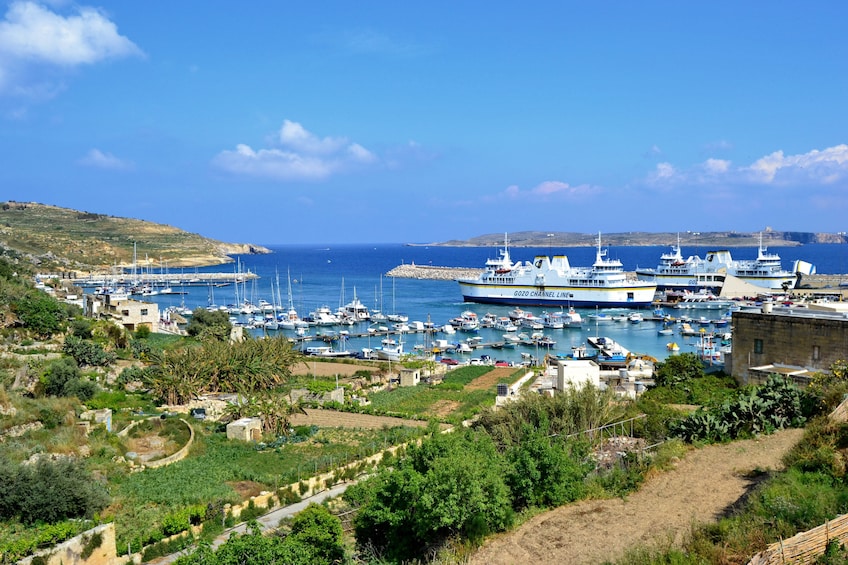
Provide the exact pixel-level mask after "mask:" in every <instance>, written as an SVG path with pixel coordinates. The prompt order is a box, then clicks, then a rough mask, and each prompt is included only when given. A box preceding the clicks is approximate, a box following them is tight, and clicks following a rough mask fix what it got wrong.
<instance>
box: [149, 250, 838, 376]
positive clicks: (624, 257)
mask: <svg viewBox="0 0 848 565" xmlns="http://www.w3.org/2000/svg"><path fill="white" fill-rule="evenodd" d="M267 247H268V248H269V249H271V251H272V253H269V254H263V255H234V256H233V259H234V263H232V264H225V265H217V266H210V267H202V268H197V269H194V268H192V269H190V270H189V269H184V270H181V271H179V276H178V274H177V270H175V269H173V268H172V269H170V273H169V274H171V275H173V278H175V279H176V278H184V279H188V278H190V277H191V273H193V272H230V273H235V272H236V271H241V272H247V271H249V272H251V273H254V274H256V275H258V278H255V279H253V280H251V281H250V282H247V283H245V284H243V285H233V284H230V285H227V286H218V287H205V286H201V287H196V286H184V287H179V288H178V287H174V288H173V290H175V291H179V292H182V293H183V294H170V295H158V296H150V297H145V298H144V299H145V300H151V301H155V302H157V303H158V304H159V307H160V310H164V309H165V308H167V307H169V306H182V305H185V306H187V307H189V308H192V309H194V308H196V307H206V306H208V305H210V304H218V305H226V304H234V303H236V302H237V301H241V300H243V299H245V298H246V299H247V300H250V301H251V302H253V303H254V304H256V303H258V302H259V300H260V299H263V300H266V301H268V302H271V303H274V302H275V301H276V300H277V299H278V298H279V300H281V301H282V305H283V307H286V308H287V307H288V304H289V288H291V302H292V303H293V305H294V307H295V308H296V309H297V311H298V313H299V315H300V316H301V317H303V316H306V315H308V314H309V313H310V312H311V311H313V310H315V309H316V308H317V307H320V306H328V307H329V308H330V309H331V310H333V311H335V310H336V309H337V308H339V307H340V306H341V305H344V304H346V303H348V302H350V301H351V300H352V299H353V297H354V296H356V297H357V298H358V299H359V300H360V301H361V302H362V303H363V304H364V305H365V306H367V307H368V308H369V309H378V310H381V311H382V312H383V313H386V314H391V313H402V314H405V315H406V316H408V317H409V320H410V321H421V322H425V323H427V322H430V323H432V324H434V325H435V326H436V327H441V326H444V324H446V323H447V322H448V321H449V320H450V319H452V318H455V317H457V316H459V315H460V314H461V313H462V312H463V311H465V310H471V311H473V312H476V313H477V314H478V316H479V317H482V316H483V315H485V314H486V313H492V314H496V315H499V316H501V315H508V313H509V311H510V310H512V309H513V308H514V307H513V306H494V305H486V304H473V303H466V302H463V300H462V296H461V295H460V292H459V285H458V284H457V283H456V282H454V281H439V280H418V279H402V278H394V277H388V276H386V273H387V272H389V271H390V270H391V269H393V268H394V267H396V266H398V265H402V264H411V263H414V264H416V265H433V266H444V267H472V268H482V267H483V265H484V263H485V262H486V260H487V259H490V258H496V257H497V256H498V251H499V247H445V246H426V245H406V244H385V243H382V244H372V245H369V244H347V245H339V244H328V245H322V244H315V245H270V246H267ZM607 249H608V255H609V257H610V258H613V259H619V260H621V261H622V263H623V264H624V268H625V270H627V271H632V270H635V269H636V268H637V267H656V266H657V264H658V263H659V259H660V255H661V254H662V253H666V252H668V251H669V250H670V247H669V246H638V247H632V246H611V247H608V248H607ZM711 249H713V248H712V247H711V248H707V247H683V249H682V251H683V256H684V257H688V256H690V255H699V256H701V257H703V256H704V255H706V252H707V251H709V250H711ZM769 251H770V252H773V253H777V254H778V255H780V257H781V260H782V262H783V266H784V268H786V269H791V268H792V264H793V262H794V261H795V260H796V259H800V260H804V261H807V262H808V263H812V264H813V265H815V267H816V270H817V272H818V273H819V274H842V273H848V246H846V245H841V244H808V245H802V246H795V247H769ZM510 253H511V255H512V259H513V260H514V261H518V260H522V261H527V260H531V259H532V258H533V257H534V256H536V255H552V254H565V255H567V256H568V259H569V262H570V263H571V264H572V265H575V266H588V265H591V264H592V262H593V261H594V260H595V253H596V248H595V247H569V248H563V247H553V248H551V247H520V248H518V247H515V248H511V249H510ZM731 253H732V255H733V258H734V259H754V258H756V256H757V248H756V247H733V248H731ZM524 310H529V311H531V312H534V313H535V314H537V315H538V314H541V312H542V308H532V307H530V308H524ZM607 312H608V313H610V314H615V313H617V312H620V313H626V312H627V311H626V310H621V309H618V310H608V311H607ZM580 313H581V315H582V317H583V319H584V324H583V327H582V328H565V329H561V330H552V329H546V330H544V332H545V334H547V335H549V336H550V337H551V338H552V339H553V340H554V341H555V342H556V344H555V345H554V346H553V347H551V348H550V349H548V348H543V349H544V350H543V351H540V350H539V348H538V347H529V346H516V347H515V348H514V349H507V348H478V349H475V350H474V351H473V353H470V354H464V355H460V354H451V356H452V357H454V358H456V359H457V360H458V361H460V362H463V361H466V362H467V361H469V360H470V359H471V358H480V357H481V356H483V355H488V356H489V357H490V359H492V360H493V361H495V360H504V361H507V362H515V363H518V362H521V361H523V360H526V359H527V358H528V356H529V357H533V358H534V359H540V358H541V357H543V356H544V355H545V354H546V353H553V354H568V353H571V351H572V348H574V347H581V346H583V345H586V342H587V338H588V337H592V336H597V335H600V336H605V337H609V338H612V339H614V340H615V341H617V342H618V343H620V344H621V345H622V346H624V347H625V348H627V349H629V350H630V351H632V352H635V353H640V354H645V355H650V356H652V357H655V358H657V359H660V360H662V359H665V358H666V357H667V356H668V355H669V350H668V347H667V345H668V343H670V342H672V341H673V342H676V343H678V345H679V347H680V352H686V351H694V350H695V345H696V341H697V339H698V338H697V337H683V336H681V335H678V334H674V335H672V336H669V335H660V334H658V329H659V324H658V323H656V322H648V321H645V322H642V323H638V324H634V323H629V322H618V323H615V324H611V325H599V326H595V325H593V323H590V321H589V315H590V314H592V313H595V309H591V310H589V309H586V310H580ZM643 313H645V312H644V311H643ZM667 313H668V314H670V315H672V316H675V317H678V315H679V314H681V312H680V311H676V310H674V309H672V310H668V311H667ZM685 314H686V315H687V316H689V317H692V318H694V319H698V318H699V317H701V316H705V317H707V318H709V319H713V318H719V317H720V316H721V314H722V312H717V311H715V310H711V311H704V312H700V311H698V309H692V310H687V312H685ZM383 324H385V323H383ZM387 325H388V326H391V324H387ZM342 329H344V330H347V331H349V332H350V335H351V337H350V338H348V339H346V340H344V341H343V342H342V343H339V342H335V343H333V347H334V348H336V349H340V348H345V349H346V350H347V351H352V352H356V351H361V349H362V348H368V349H373V348H376V347H379V346H380V345H381V344H380V341H381V338H380V337H377V336H374V335H371V334H369V333H368V324H365V323H362V324H359V325H358V326H352V327H344V328H341V327H340V328H335V330H336V331H338V330H342ZM249 331H251V332H252V333H254V334H255V335H263V334H265V333H268V334H276V333H277V332H276V331H268V330H261V329H251V330H249ZM318 331H324V332H326V331H327V328H311V329H310V333H311V334H313V335H315V334H316V332H318ZM716 331H719V330H716ZM720 331H727V330H726V329H725V330H720ZM280 333H283V334H289V333H291V334H292V336H293V332H287V331H284V330H281V331H280ZM528 333H531V332H528ZM358 334H359V335H362V337H356V336H357V335H358ZM502 334H503V332H499V331H496V330H494V329H481V330H479V332H478V334H477V335H478V336H479V337H480V338H482V340H481V342H482V343H495V342H499V341H502V339H501V337H502ZM469 337H473V336H472V334H467V333H463V332H459V331H458V332H457V333H456V334H454V335H443V334H439V333H437V334H435V335H434V336H431V338H436V339H446V340H448V342H449V343H456V342H459V341H463V340H466V339H468V338H469ZM425 339H426V338H425V334H423V333H421V334H407V335H404V336H403V340H404V344H405V349H406V351H409V352H413V351H414V350H415V347H416V346H418V347H419V348H421V347H423V346H424V345H425ZM310 345H324V343H322V342H320V341H312V342H309V341H307V342H304V343H302V344H299V345H298V347H308V346H310ZM522 353H523V354H524V355H522Z"/></svg>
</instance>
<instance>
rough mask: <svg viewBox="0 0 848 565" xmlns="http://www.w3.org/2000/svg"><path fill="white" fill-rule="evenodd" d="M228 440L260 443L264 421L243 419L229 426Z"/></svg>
mask: <svg viewBox="0 0 848 565" xmlns="http://www.w3.org/2000/svg"><path fill="white" fill-rule="evenodd" d="M227 439H238V440H241V441H258V440H260V439H262V420H261V419H259V418H241V419H239V420H236V421H234V422H230V423H229V424H227Z"/></svg>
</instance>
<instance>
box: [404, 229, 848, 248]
mask: <svg viewBox="0 0 848 565" xmlns="http://www.w3.org/2000/svg"><path fill="white" fill-rule="evenodd" d="M504 235H505V234H503V233H491V234H485V235H479V236H476V237H472V238H470V239H465V240H459V239H451V240H448V241H444V242H438V243H426V244H408V245H410V246H422V245H427V246H444V247H494V246H498V245H503V243H504ZM506 235H507V236H508V237H509V245H510V246H512V247H547V246H554V247H582V246H594V245H597V244H598V234H597V233H576V232H556V231H521V232H510V233H509V234H506ZM761 237H762V243H763V245H765V246H783V247H792V246H797V245H805V244H810V243H848V237H846V234H845V233H814V232H798V231H777V230H774V229H772V228H769V227H766V228H764V229H763V230H762V231H757V232H738V231H715V232H697V231H688V232H680V233H677V232H657V233H652V232H619V233H602V234H601V238H602V243H603V244H604V245H616V246H640V245H669V246H671V245H676V244H677V241H678V238H679V240H680V245H687V246H700V247H756V246H758V245H759V244H760V238H761Z"/></svg>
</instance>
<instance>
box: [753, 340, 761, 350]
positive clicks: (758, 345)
mask: <svg viewBox="0 0 848 565" xmlns="http://www.w3.org/2000/svg"><path fill="white" fill-rule="evenodd" d="M762 352H763V340H761V339H755V340H754V353H762Z"/></svg>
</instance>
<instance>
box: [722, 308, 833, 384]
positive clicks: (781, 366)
mask: <svg viewBox="0 0 848 565" xmlns="http://www.w3.org/2000/svg"><path fill="white" fill-rule="evenodd" d="M732 324H733V353H732V354H731V355H730V356H729V359H728V365H729V366H726V367H725V369H726V371H727V372H728V373H729V374H731V375H733V377H734V378H735V379H736V381H737V382H738V383H739V384H740V385H748V384H753V385H756V384H760V383H763V382H765V380H766V379H767V378H768V376H769V375H770V374H773V373H779V374H783V375H786V376H788V377H790V378H792V380H794V381H795V382H796V383H797V384H798V385H800V386H806V385H807V384H808V383H809V381H810V379H811V378H812V376H813V375H814V374H815V373H826V372H829V371H830V368H831V366H832V365H833V364H834V363H835V362H836V361H839V360H845V359H846V358H848V304H846V303H843V302H823V303H811V304H808V305H803V306H793V307H782V306H781V307H777V306H773V305H772V303H770V302H764V303H763V307H762V309H760V310H755V311H744V310H743V311H739V312H734V313H733V321H732Z"/></svg>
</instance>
